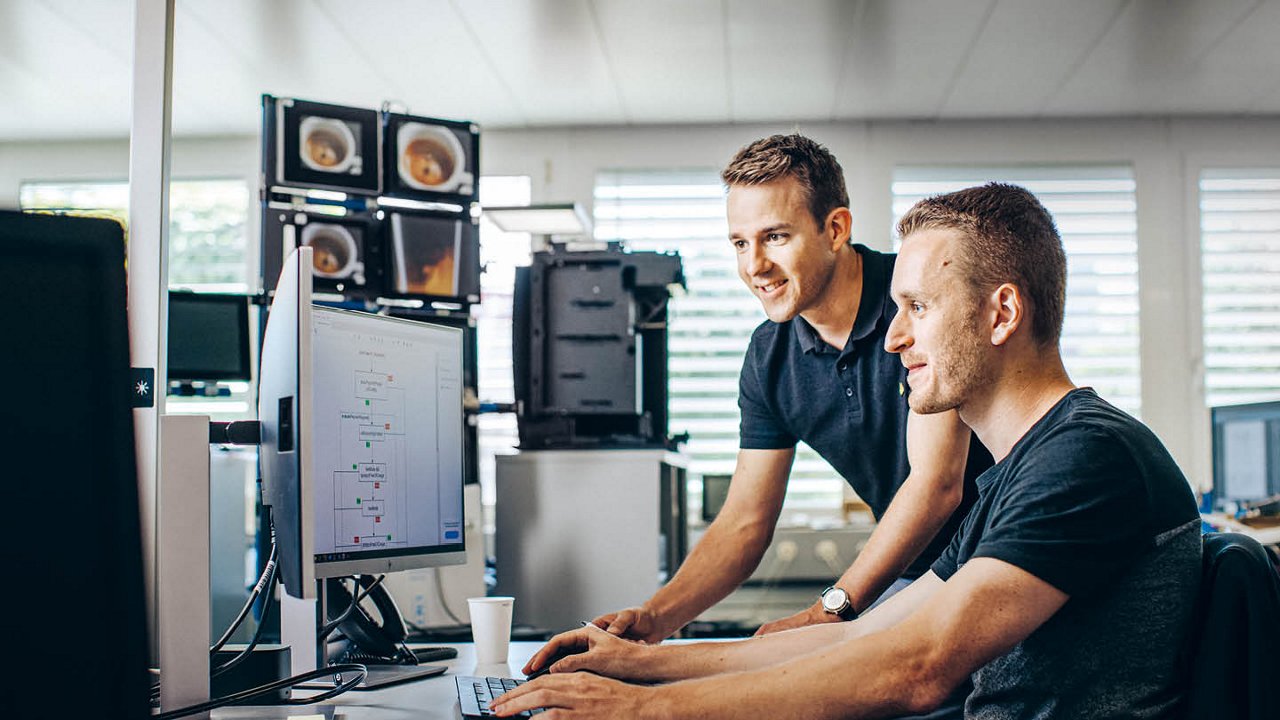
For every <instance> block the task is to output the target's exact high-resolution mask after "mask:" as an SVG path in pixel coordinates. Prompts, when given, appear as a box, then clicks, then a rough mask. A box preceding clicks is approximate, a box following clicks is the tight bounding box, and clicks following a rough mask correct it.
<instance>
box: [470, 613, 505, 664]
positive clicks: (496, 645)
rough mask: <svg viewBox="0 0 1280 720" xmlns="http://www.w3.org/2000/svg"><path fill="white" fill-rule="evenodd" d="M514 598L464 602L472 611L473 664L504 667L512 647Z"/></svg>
mask: <svg viewBox="0 0 1280 720" xmlns="http://www.w3.org/2000/svg"><path fill="white" fill-rule="evenodd" d="M514 603H515V598H511V597H474V598H467V605H468V607H469V609H470V610H471V635H472V637H473V638H474V639H475V643H476V664H477V665H487V664H491V663H505V662H506V661H507V649H508V647H509V646H510V645H511V608H512V605H513V604H514Z"/></svg>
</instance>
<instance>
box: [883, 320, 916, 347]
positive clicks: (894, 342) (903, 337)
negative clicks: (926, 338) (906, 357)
mask: <svg viewBox="0 0 1280 720" xmlns="http://www.w3.org/2000/svg"><path fill="white" fill-rule="evenodd" d="M909 347H911V334H910V333H909V332H907V321H906V319H905V318H904V317H903V313H902V312H901V311H899V312H898V314H896V315H894V316H893V321H892V322H890V323H889V330H888V331H887V332H885V334H884V350H885V352H891V353H900V352H902V351H903V350H906V349H907V348H909Z"/></svg>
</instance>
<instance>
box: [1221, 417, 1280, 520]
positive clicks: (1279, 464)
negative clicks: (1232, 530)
mask: <svg viewBox="0 0 1280 720" xmlns="http://www.w3.org/2000/svg"><path fill="white" fill-rule="evenodd" d="M1210 416H1211V418H1212V423H1213V492H1214V502H1215V504H1216V505H1217V506H1218V507H1219V508H1228V506H1231V505H1237V506H1238V505H1239V504H1241V503H1251V502H1256V501H1259V500H1264V499H1267V498H1270V497H1273V496H1276V495H1280V401H1272V402H1260V403H1250V404H1247V405H1223V406H1220V407H1215V408H1211V409H1210ZM1228 509H1229V508H1228Z"/></svg>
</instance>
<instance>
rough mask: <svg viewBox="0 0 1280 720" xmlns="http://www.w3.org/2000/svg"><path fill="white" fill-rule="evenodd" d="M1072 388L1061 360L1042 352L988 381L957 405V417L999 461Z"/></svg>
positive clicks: (1056, 355) (1073, 387)
mask: <svg viewBox="0 0 1280 720" xmlns="http://www.w3.org/2000/svg"><path fill="white" fill-rule="evenodd" d="M1074 389H1075V385H1074V384H1072V382H1071V379H1070V378H1069V377H1067V371H1066V369H1065V368H1063V366H1062V359H1061V358H1060V357H1059V356H1058V354H1057V353H1056V352H1052V353H1046V354H1045V355H1044V356H1036V357H1033V358H1029V359H1028V360H1027V361H1026V362H1022V363H1018V364H1017V365H1016V366H1015V367H1010V368H1006V369H1005V370H1004V371H1003V372H1002V373H1001V375H1000V377H998V378H997V379H996V381H995V382H993V383H991V385H990V386H989V391H987V392H985V393H983V394H982V396H980V397H977V398H974V399H972V400H970V401H968V402H966V403H965V404H964V407H962V408H960V419H961V420H963V421H964V422H965V424H966V425H968V426H969V427H970V428H972V429H973V431H974V433H975V434H977V436H978V439H979V440H981V441H982V444H983V445H984V446H986V448H987V450H989V451H990V452H991V455H992V457H994V458H995V460H996V462H1000V461H1001V460H1003V459H1004V458H1005V456H1006V455H1008V454H1009V451H1010V450H1012V449H1013V446H1014V445H1015V444H1017V442H1018V441H1019V440H1021V439H1022V436H1023V435H1026V434H1027V431H1028V430H1030V429H1031V427H1032V426H1033V425H1035V424H1036V423H1037V422H1038V421H1039V420H1040V418H1042V417H1044V415H1045V413H1047V412H1049V410H1050V409H1052V408H1053V406H1054V405H1056V404H1057V403H1058V401H1059V400H1061V399H1062V398H1063V396H1065V395H1066V394H1067V393H1069V392H1071V391H1072V390H1074Z"/></svg>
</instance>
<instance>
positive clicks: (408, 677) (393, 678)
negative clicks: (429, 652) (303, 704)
mask: <svg viewBox="0 0 1280 720" xmlns="http://www.w3.org/2000/svg"><path fill="white" fill-rule="evenodd" d="M365 667H367V668H369V674H368V675H366V676H365V678H364V680H362V681H360V684H359V685H357V686H355V687H353V688H351V689H352V690H377V689H379V688H384V687H390V686H392V685H400V684H402V683H407V682H413V681H415V680H422V679H424V678H429V677H435V676H436V675H443V674H444V672H445V670H448V668H447V667H445V666H444V665H366V666H365ZM349 678H350V675H347V676H345V677H344V676H343V675H342V674H337V675H335V676H334V677H333V678H331V679H327V680H315V681H312V682H307V683H302V684H301V685H295V686H294V687H296V688H298V689H299V690H332V689H333V688H334V687H335V686H337V685H341V684H342V682H343V681H344V680H347V679H349Z"/></svg>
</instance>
